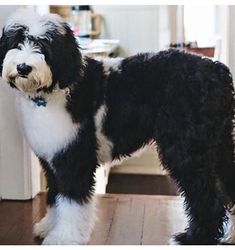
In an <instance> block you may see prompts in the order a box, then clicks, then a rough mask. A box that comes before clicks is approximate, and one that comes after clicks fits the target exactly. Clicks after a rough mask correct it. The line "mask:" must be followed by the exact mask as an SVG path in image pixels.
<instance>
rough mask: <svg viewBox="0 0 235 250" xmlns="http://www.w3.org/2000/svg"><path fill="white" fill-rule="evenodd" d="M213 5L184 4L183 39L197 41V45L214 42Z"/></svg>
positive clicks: (202, 45) (207, 44)
mask: <svg viewBox="0 0 235 250" xmlns="http://www.w3.org/2000/svg"><path fill="white" fill-rule="evenodd" d="M215 11H216V9H215V6H213V5H211V6H207V5H201V6H199V5H185V6H184V35H185V41H186V43H187V42H194V41H197V44H198V46H199V47H207V46H213V45H214V44H215V26H216V25H215Z"/></svg>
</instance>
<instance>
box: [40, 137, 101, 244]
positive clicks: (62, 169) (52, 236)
mask: <svg viewBox="0 0 235 250" xmlns="http://www.w3.org/2000/svg"><path fill="white" fill-rule="evenodd" d="M95 145H96V141H95V137H93V136H90V135H88V134H87V133H84V136H83V133H82V132H81V135H79V139H78V140H77V141H76V142H75V143H73V144H72V145H70V146H69V147H68V148H67V149H66V150H64V151H63V153H60V154H58V155H57V156H56V157H55V159H53V161H52V165H53V168H54V170H55V178H56V184H57V192H58V193H57V195H56V197H55V204H54V206H53V213H54V215H55V216H54V217H55V221H54V225H53V228H52V229H51V230H50V231H49V232H48V233H47V235H46V236H45V238H44V241H43V244H57V245H58V244H59V245H64V244H66V245H67V244H69V245H70V244H86V243H87V242H88V241H89V238H90V234H91V232H92V229H93V227H94V223H95V218H96V216H95V213H96V209H95V200H94V196H93V192H94V185H95V180H94V173H95V170H96V165H97V163H96V146H95Z"/></svg>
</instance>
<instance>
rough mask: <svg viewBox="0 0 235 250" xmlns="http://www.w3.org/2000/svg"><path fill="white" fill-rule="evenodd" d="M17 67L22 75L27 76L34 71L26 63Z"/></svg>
mask: <svg viewBox="0 0 235 250" xmlns="http://www.w3.org/2000/svg"><path fill="white" fill-rule="evenodd" d="M16 69H17V72H18V73H19V74H20V75H22V76H27V75H28V74H29V73H30V72H31V71H32V67H31V66H29V65H27V64H25V63H21V64H18V65H17V66H16Z"/></svg>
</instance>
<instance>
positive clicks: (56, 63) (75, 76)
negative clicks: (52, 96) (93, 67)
mask: <svg viewBox="0 0 235 250" xmlns="http://www.w3.org/2000/svg"><path fill="white" fill-rule="evenodd" d="M65 30H66V33H65V34H64V35H57V36H55V37H54V39H53V42H52V44H51V46H52V48H51V49H52V61H51V66H52V72H53V78H54V79H53V80H54V82H58V83H59V87H60V88H66V87H68V86H69V85H70V84H71V83H73V82H77V81H79V78H80V76H81V72H82V68H83V65H82V56H81V53H80V51H79V48H78V44H77V42H76V39H75V37H74V36H73V33H72V31H71V29H70V28H69V27H68V26H67V25H65Z"/></svg>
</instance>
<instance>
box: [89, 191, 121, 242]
mask: <svg viewBox="0 0 235 250" xmlns="http://www.w3.org/2000/svg"><path fill="white" fill-rule="evenodd" d="M97 202H98V204H97V213H98V216H97V222H96V225H95V228H94V231H93V232H92V235H91V240H90V242H89V244H90V245H104V244H105V243H106V241H107V238H108V234H109V231H110V228H111V225H112V221H113V217H114V213H115V210H116V208H117V202H118V198H117V197H111V196H108V197H102V196H101V197H98V198H97Z"/></svg>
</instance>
